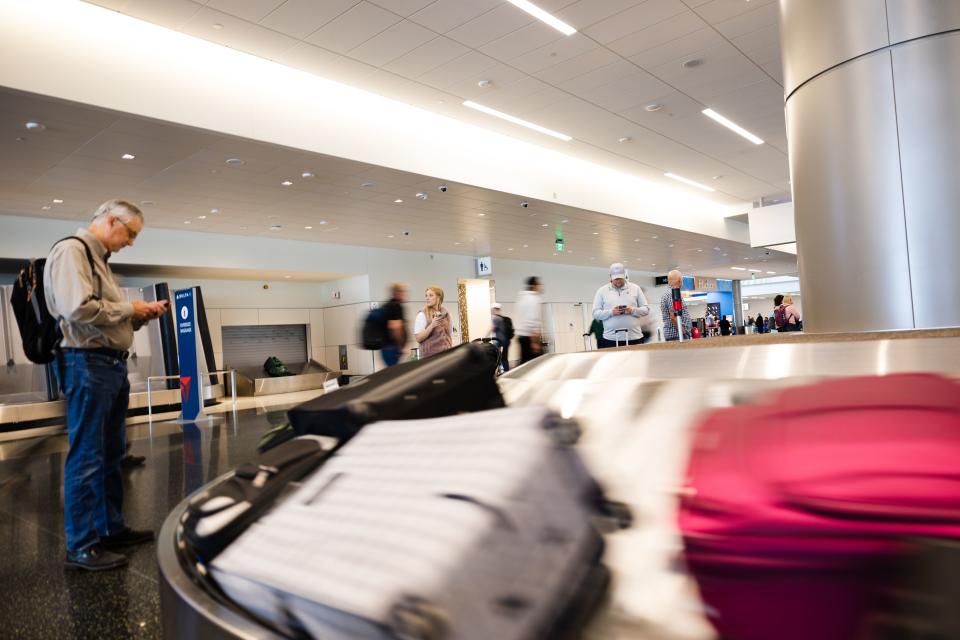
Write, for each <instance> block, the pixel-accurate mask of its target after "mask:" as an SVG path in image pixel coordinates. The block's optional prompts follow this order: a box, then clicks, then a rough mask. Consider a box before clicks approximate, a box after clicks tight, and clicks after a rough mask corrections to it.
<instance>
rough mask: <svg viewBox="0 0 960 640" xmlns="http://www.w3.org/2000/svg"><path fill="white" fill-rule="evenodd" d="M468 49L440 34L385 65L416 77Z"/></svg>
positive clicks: (395, 70) (392, 69)
mask: <svg viewBox="0 0 960 640" xmlns="http://www.w3.org/2000/svg"><path fill="white" fill-rule="evenodd" d="M467 51H469V49H468V48H467V47H465V46H464V45H462V44H460V43H459V42H456V41H454V40H451V39H450V38H447V37H444V36H438V37H436V38H434V39H433V40H430V41H429V42H425V43H424V44H422V45H420V46H419V47H417V48H416V49H414V50H412V51H410V52H408V53H406V54H404V55H403V56H401V57H399V58H397V59H396V60H393V61H391V62H389V63H387V64H386V65H384V69H387V70H389V71H393V72H394V73H398V74H400V75H402V76H406V77H407V78H416V77H418V76H421V75H423V74H424V73H426V72H427V71H430V70H432V69H436V68H437V67H439V66H440V65H442V64H446V63H447V62H450V61H451V60H454V59H456V58H459V57H460V56H462V55H463V54H465V53H466V52H467Z"/></svg>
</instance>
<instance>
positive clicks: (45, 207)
mask: <svg viewBox="0 0 960 640" xmlns="http://www.w3.org/2000/svg"><path fill="white" fill-rule="evenodd" d="M40 208H41V209H43V210H44V211H50V205H48V204H45V205H43V206H42V207H40Z"/></svg>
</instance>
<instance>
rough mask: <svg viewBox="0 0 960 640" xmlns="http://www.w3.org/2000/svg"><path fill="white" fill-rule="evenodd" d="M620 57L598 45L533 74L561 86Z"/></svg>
mask: <svg viewBox="0 0 960 640" xmlns="http://www.w3.org/2000/svg"><path fill="white" fill-rule="evenodd" d="M619 59H620V58H619V57H618V56H617V54H615V53H613V52H612V51H610V50H608V49H604V48H603V47H596V48H594V49H591V50H589V51H587V52H586V53H583V54H581V55H578V56H574V57H573V58H570V59H569V60H565V61H562V62H558V63H557V64H554V65H553V66H551V67H547V68H546V69H543V70H541V71H538V72H536V73H535V74H533V75H535V76H536V77H538V78H540V79H541V80H543V81H544V82H549V83H551V84H553V85H557V86H559V85H560V84H561V83H563V82H566V81H568V80H570V79H572V78H576V77H577V76H580V75H583V74H584V73H589V72H591V71H594V70H596V69H602V68H603V67H606V66H608V65H611V64H613V63H614V62H616V61H617V60H619Z"/></svg>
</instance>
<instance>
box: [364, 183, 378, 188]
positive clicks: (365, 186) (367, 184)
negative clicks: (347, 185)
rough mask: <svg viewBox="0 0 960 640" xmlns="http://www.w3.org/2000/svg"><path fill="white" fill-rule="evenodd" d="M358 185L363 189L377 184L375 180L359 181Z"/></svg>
mask: <svg viewBox="0 0 960 640" xmlns="http://www.w3.org/2000/svg"><path fill="white" fill-rule="evenodd" d="M360 186H361V187H363V188H364V189H366V188H368V187H375V186H377V185H376V183H375V182H361V183H360Z"/></svg>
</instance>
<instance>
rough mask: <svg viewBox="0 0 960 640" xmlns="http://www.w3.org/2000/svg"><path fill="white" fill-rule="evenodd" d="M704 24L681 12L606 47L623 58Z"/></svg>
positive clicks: (692, 30) (697, 28) (693, 14)
mask: <svg viewBox="0 0 960 640" xmlns="http://www.w3.org/2000/svg"><path fill="white" fill-rule="evenodd" d="M706 26H707V25H706V23H705V22H704V21H703V20H702V19H701V18H700V17H699V16H697V15H696V14H695V13H693V12H692V11H683V12H681V13H678V14H677V15H675V16H673V17H671V18H667V19H666V20H664V21H663V22H659V23H657V24H655V25H652V26H649V27H646V28H644V29H640V30H639V31H635V32H633V33H631V34H628V35H626V36H624V37H622V38H619V39H618V40H614V41H613V42H610V43H609V44H607V47H608V48H609V49H610V50H612V51H615V52H616V53H619V54H620V55H621V56H623V57H625V58H629V57H630V56H633V55H636V54H638V53H640V52H642V51H647V50H648V49H652V48H654V47H658V46H660V45H662V44H666V43H668V42H670V41H672V40H676V39H677V38H680V37H682V36H685V35H688V34H690V33H693V32H694V31H698V30H700V29H703V28H704V27H706Z"/></svg>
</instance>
